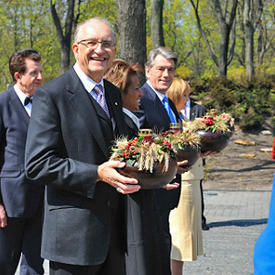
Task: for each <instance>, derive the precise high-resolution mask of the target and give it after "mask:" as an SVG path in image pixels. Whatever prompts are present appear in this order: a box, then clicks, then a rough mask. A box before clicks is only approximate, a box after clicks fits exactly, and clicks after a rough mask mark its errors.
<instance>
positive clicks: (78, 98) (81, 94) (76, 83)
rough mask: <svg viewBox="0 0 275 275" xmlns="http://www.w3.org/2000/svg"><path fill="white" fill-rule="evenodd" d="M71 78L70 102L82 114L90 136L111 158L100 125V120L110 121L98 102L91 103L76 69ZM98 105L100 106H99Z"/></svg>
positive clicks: (68, 86) (69, 86) (71, 70)
mask: <svg viewBox="0 0 275 275" xmlns="http://www.w3.org/2000/svg"><path fill="white" fill-rule="evenodd" d="M68 73H69V74H70V76H71V78H70V79H69V81H68V85H67V91H68V94H69V100H70V102H71V104H72V106H73V108H74V110H75V111H76V112H77V113H79V114H80V116H81V117H82V119H83V122H84V123H85V124H86V127H87V129H89V132H90V134H91V135H92V136H93V137H94V138H95V140H96V142H97V144H98V146H99V147H100V149H101V150H102V152H103V153H104V155H105V156H106V157H109V155H110V154H109V150H108V146H107V144H106V143H105V138H104V135H103V132H102V129H101V125H100V120H99V118H98V116H100V118H103V119H108V118H107V117H106V115H105V113H104V111H103V110H102V112H103V114H102V113H101V110H100V109H98V107H99V108H101V107H100V106H98V107H97V106H96V104H97V103H96V102H92V103H91V99H90V98H89V97H90V95H89V94H88V92H87V91H86V90H85V88H84V87H83V85H82V83H81V81H80V80H79V78H78V76H77V75H76V73H75V71H74V69H70V70H69V71H68ZM97 105H98V104H97Z"/></svg>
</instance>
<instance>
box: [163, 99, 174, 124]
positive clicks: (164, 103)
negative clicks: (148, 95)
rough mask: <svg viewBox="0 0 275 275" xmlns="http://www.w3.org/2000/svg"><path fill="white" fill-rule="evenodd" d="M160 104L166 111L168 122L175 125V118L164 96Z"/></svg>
mask: <svg viewBox="0 0 275 275" xmlns="http://www.w3.org/2000/svg"><path fill="white" fill-rule="evenodd" d="M162 104H163V106H164V108H165V110H166V112H167V114H168V116H169V118H170V122H172V123H176V122H177V121H176V119H175V116H174V115H173V112H172V109H171V107H170V105H169V102H168V97H167V96H166V95H165V96H164V98H163V100H162Z"/></svg>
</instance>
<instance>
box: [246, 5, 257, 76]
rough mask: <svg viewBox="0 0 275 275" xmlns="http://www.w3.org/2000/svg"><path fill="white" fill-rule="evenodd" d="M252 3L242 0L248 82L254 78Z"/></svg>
mask: <svg viewBox="0 0 275 275" xmlns="http://www.w3.org/2000/svg"><path fill="white" fill-rule="evenodd" d="M252 9H253V2H252V1H251V0H244V9H243V25H244V41H245V67H246V76H247V79H248V80H249V81H251V80H252V77H253V76H254V32H255V29H254V26H253V15H252V13H253V11H252Z"/></svg>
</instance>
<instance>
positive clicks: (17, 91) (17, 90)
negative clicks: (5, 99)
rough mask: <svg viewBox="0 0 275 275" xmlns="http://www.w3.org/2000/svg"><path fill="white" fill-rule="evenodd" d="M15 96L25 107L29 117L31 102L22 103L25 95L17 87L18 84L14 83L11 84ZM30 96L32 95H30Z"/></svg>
mask: <svg viewBox="0 0 275 275" xmlns="http://www.w3.org/2000/svg"><path fill="white" fill-rule="evenodd" d="M13 88H14V90H15V92H16V94H17V96H18V97H19V99H20V101H21V103H22V105H23V107H24V108H25V110H26V112H27V113H28V115H29V117H30V116H31V112H32V103H31V102H30V103H29V104H27V105H26V106H25V105H24V102H25V99H26V97H27V96H26V95H25V94H24V93H23V92H22V91H21V90H20V89H19V88H18V86H17V85H16V84H15V85H14V86H13ZM31 98H32V97H31Z"/></svg>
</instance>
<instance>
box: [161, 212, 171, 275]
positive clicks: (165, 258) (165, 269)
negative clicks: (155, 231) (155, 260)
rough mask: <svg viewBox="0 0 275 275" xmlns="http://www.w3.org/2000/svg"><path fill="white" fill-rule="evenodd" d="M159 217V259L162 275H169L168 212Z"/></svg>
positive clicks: (169, 236)
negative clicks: (160, 235)
mask: <svg viewBox="0 0 275 275" xmlns="http://www.w3.org/2000/svg"><path fill="white" fill-rule="evenodd" d="M160 215H161V234H162V237H161V240H160V245H161V259H162V274H165V275H170V274H171V265H170V254H171V245H172V242H171V235H170V226H169V215H170V210H166V211H163V212H161V213H160Z"/></svg>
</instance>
